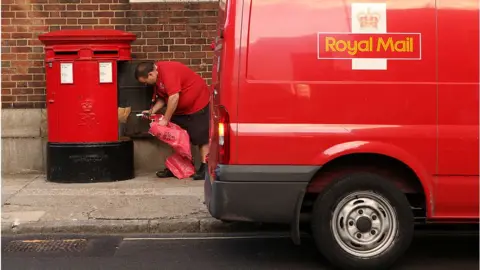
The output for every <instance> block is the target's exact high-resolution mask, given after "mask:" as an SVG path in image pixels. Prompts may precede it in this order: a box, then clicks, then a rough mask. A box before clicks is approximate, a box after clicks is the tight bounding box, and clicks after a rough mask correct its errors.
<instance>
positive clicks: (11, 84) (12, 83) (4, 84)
mask: <svg viewBox="0 0 480 270" xmlns="http://www.w3.org/2000/svg"><path fill="white" fill-rule="evenodd" d="M2 87H4V88H14V87H16V83H15V82H2ZM9 92H10V93H11V91H9ZM2 94H3V93H2Z"/></svg>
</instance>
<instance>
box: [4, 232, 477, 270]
mask: <svg viewBox="0 0 480 270" xmlns="http://www.w3.org/2000/svg"><path fill="white" fill-rule="evenodd" d="M302 241H303V243H302V246H294V245H293V244H292V242H291V241H290V239H289V238H288V236H287V235H285V234H283V233H261V234H224V235H212V234H208V235H201V234H200V235H199V234H197V235H184V236H172V235H168V236H161V235H157V236H151V235H149V236H148V235H147V236H145V235H142V236H138V235H137V236H130V235H127V236H125V235H123V236H121V235H114V236H85V235H64V236H58V235H57V236H38V235H26V236H16V237H2V269H3V270H17V269H22V270H29V269H34V270H41V269H48V270H54V269H62V270H63V269H68V270H70V269H82V270H85V269H87V270H94V269H115V270H118V269H135V270H137V269H155V270H158V269H175V270H176V269H196V270H197V269H198V270H202V269H209V270H214V269H219V270H220V269H221V270H224V269H248V270H250V269H278V270H282V269H295V270H297V269H299V270H300V269H317V270H322V269H332V268H331V266H329V264H328V263H327V262H326V260H325V259H324V258H322V257H321V256H319V255H318V254H317V252H316V250H315V246H314V244H313V241H312V239H311V238H309V237H306V238H303V239H302ZM478 255H479V241H478V234H469V235H458V234H456V233H447V234H441V235H438V234H435V235H431V234H422V233H420V234H418V235H417V236H416V237H415V239H414V242H413V244H412V246H411V248H410V249H409V251H408V253H407V254H406V255H405V256H404V257H403V258H402V259H401V261H399V262H398V264H397V267H396V269H406V270H416V269H418V270H428V269H431V270H443V269H445V270H451V269H461V270H470V269H471V270H478V269H479V263H478V258H479V257H478Z"/></svg>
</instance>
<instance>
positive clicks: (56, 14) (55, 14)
mask: <svg viewBox="0 0 480 270" xmlns="http://www.w3.org/2000/svg"><path fill="white" fill-rule="evenodd" d="M61 14H62V11H51V12H49V14H48V17H50V18H60V17H62V16H61Z"/></svg>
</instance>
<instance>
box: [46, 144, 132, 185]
mask: <svg viewBox="0 0 480 270" xmlns="http://www.w3.org/2000/svg"><path fill="white" fill-rule="evenodd" d="M134 177H135V172H134V164H133V141H132V140H131V139H129V138H122V139H121V140H119V141H117V142H108V143H52V142H48V143H47V180H48V181H51V182H62V183H95V182H113V181H121V180H128V179H132V178H134Z"/></svg>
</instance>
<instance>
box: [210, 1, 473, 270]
mask: <svg viewBox="0 0 480 270" xmlns="http://www.w3.org/2000/svg"><path fill="white" fill-rule="evenodd" d="M214 45H215V46H214V47H215V58H214V67H213V69H214V70H213V84H212V88H213V89H212V91H213V95H212V104H213V105H214V106H212V118H211V119H212V122H211V149H210V155H209V159H208V165H209V173H208V175H207V179H206V181H205V195H206V196H205V197H206V204H207V205H208V209H209V211H210V213H211V215H212V216H213V217H215V218H217V219H220V220H225V221H252V222H257V221H258V222H277V223H286V224H291V226H292V236H293V239H294V240H295V241H296V242H298V241H299V239H298V238H299V236H298V235H299V232H298V231H299V223H300V222H301V221H303V220H306V221H308V222H310V223H311V228H312V233H313V236H314V238H315V239H316V243H317V246H318V248H319V250H320V251H321V252H322V253H323V254H324V255H325V257H326V258H328V259H329V260H331V261H332V263H333V264H334V265H337V266H339V267H341V268H343V269H354V268H355V269H358V268H359V267H360V268H365V269H380V268H382V267H387V266H389V265H391V264H392V263H393V262H394V261H395V260H396V259H397V258H399V257H400V256H401V255H402V254H403V253H404V251H405V250H406V249H407V248H408V246H409V244H410V242H411V239H412V233H413V229H414V223H415V222H478V218H479V215H478V213H479V204H478V201H479V194H478V193H479V181H478V180H479V179H478V178H479V152H478V149H479V126H478V124H479V2H478V1H477V0H462V1H459V0H389V1H385V0H372V1H369V2H367V3H366V2H365V1H360V0H358V1H357V0H352V1H343V0H321V1H320V0H295V1H292V0H262V1H254V0H223V1H222V0H221V1H220V11H219V29H218V36H217V38H216V41H215V44H214Z"/></svg>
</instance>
